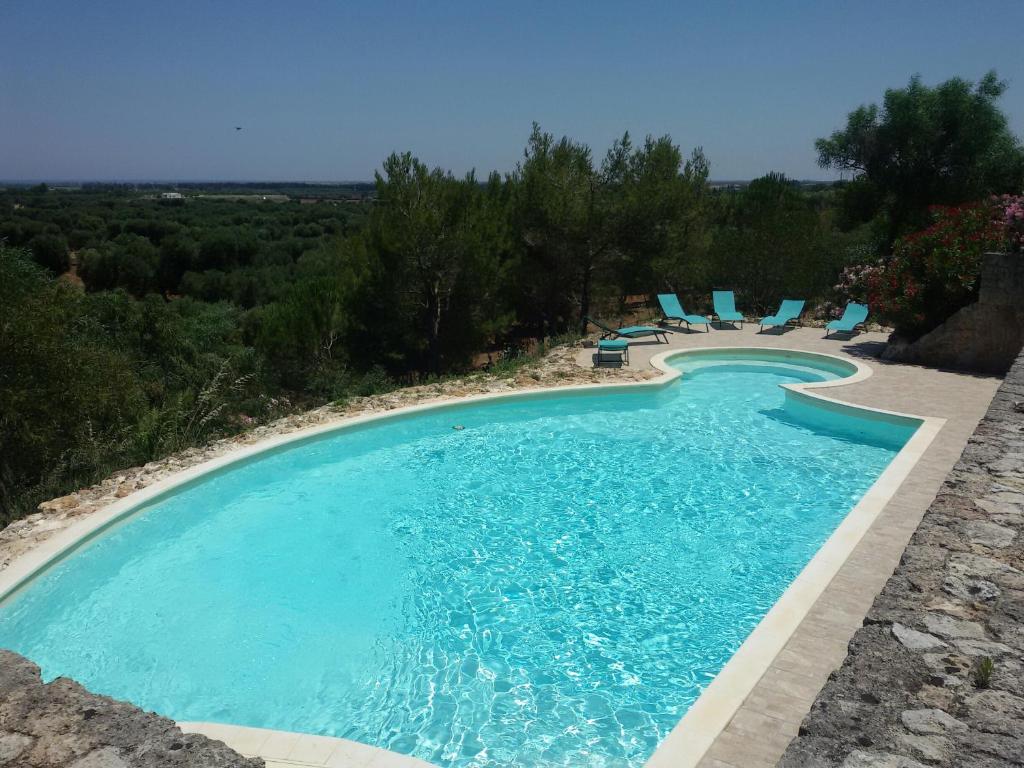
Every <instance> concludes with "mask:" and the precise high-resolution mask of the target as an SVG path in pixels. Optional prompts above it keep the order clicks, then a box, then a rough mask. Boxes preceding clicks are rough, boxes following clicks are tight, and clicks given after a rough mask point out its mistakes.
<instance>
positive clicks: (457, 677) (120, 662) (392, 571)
mask: <svg viewBox="0 0 1024 768" xmlns="http://www.w3.org/2000/svg"><path fill="white" fill-rule="evenodd" d="M681 365H684V366H685V367H686V368H687V369H688V371H689V372H688V373H687V374H686V375H685V376H684V378H683V379H682V380H680V381H677V382H676V383H674V384H672V385H669V386H668V387H666V388H664V389H662V390H658V391H641V392H619V393H614V394H607V393H606V394H600V395H588V396H566V395H561V396H557V395H556V396H549V397H546V398H544V399H536V400H518V401H499V402H493V403H488V404H482V405H477V406H472V407H463V408H458V409H452V410H443V411H433V412H427V413H424V414H422V415H417V416H415V417H411V418H404V419H400V420H394V421H388V422H384V423H380V424H378V425H376V426H373V427H370V428H362V429H359V430H357V431H351V432H346V433H339V434H336V435H334V436H330V437H326V438H323V439H320V440H317V441H314V442H309V443H306V444H303V445H300V446H298V447H296V448H293V449H291V450H287V451H281V452H278V453H275V454H272V455H267V456H265V457H263V458H260V459H258V460H255V461H251V462H248V463H246V464H243V465H241V466H238V467H235V468H233V469H230V470H228V471H223V472H221V473H219V474H216V475H214V476H211V477H209V478H208V479H207V480H205V481H203V482H201V483H199V484H196V485H193V486H191V487H188V488H186V489H184V490H181V491H179V492H177V493H176V494H174V495H172V496H170V497H168V498H166V499H164V500H162V501H159V502H158V503H156V504H155V505H154V506H152V507H151V508H148V509H145V510H143V511H141V512H140V513H138V514H136V515H135V516H133V517H132V518H130V519H129V520H128V521H126V522H125V523H123V524H121V525H119V526H117V527H115V528H113V529H112V530H110V531H108V532H107V533H105V534H104V535H102V536H100V537H98V538H96V539H95V540H94V541H92V542H91V543H90V544H88V546H86V547H84V548H82V549H80V550H79V551H77V552H76V553H75V554H73V555H72V556H71V557H68V558H67V559H65V560H63V561H61V562H60V563H58V564H56V565H55V566H53V567H51V568H50V569H49V570H47V571H46V572H44V573H43V574H41V575H40V576H39V577H38V578H37V579H35V580H34V581H33V582H31V583H30V584H29V585H28V586H27V587H26V588H25V589H23V590H22V591H20V592H19V593H17V594H16V595H15V596H14V597H12V598H11V599H9V600H8V601H7V602H6V603H4V604H3V605H2V606H0V646H2V647H9V648H13V649H15V650H17V651H19V652H21V653H23V654H25V655H27V656H29V657H30V658H32V659H34V660H35V661H36V662H37V663H39V664H40V665H41V666H42V668H43V672H44V676H45V677H46V678H52V677H54V676H57V675H69V676H72V677H74V678H75V679H77V680H79V681H80V682H82V683H83V684H85V685H86V686H88V687H89V688H91V689H93V690H95V691H97V692H102V693H106V694H109V695H112V696H115V697H118V698H124V699H129V700H131V701H133V702H135V703H136V704H139V705H141V706H143V707H145V708H147V709H153V710H156V711H157V712H160V713H162V714H165V715H168V716H170V717H173V718H175V719H178V720H207V721H218V722H225V723H236V724H242V725H251V726H261V727H268V728H278V729H285V730H294V731H303V732H307V733H319V734H326V735H332V736H340V737H344V738H349V739H355V740H357V741H361V742H365V743H367V744H373V745H376V746H380V747H385V748H388V749H392V750H396V751H399V752H404V753H409V754H413V755H416V756H417V757H421V758H423V759H425V760H428V761H431V762H434V763H436V764H438V765H442V766H459V767H463V766H492V765H493V766H512V765H544V766H548V765H550V766H589V765H594V766H611V765H615V766H621V765H626V766H639V765H641V764H642V763H643V762H644V761H645V760H646V758H647V757H649V756H650V754H651V753H652V752H653V751H654V749H655V747H656V746H657V744H658V743H659V741H660V740H661V739H663V738H664V737H665V735H666V734H667V733H668V732H669V731H670V730H671V729H672V727H673V726H674V725H675V724H676V722H677V721H678V720H679V718H680V717H681V716H682V715H683V713H684V712H685V711H686V709H687V708H688V707H689V706H690V705H691V704H692V703H693V701H694V700H695V699H696V698H697V696H698V695H699V694H700V692H701V690H702V688H703V687H704V686H706V685H707V683H708V682H709V681H710V680H711V679H712V678H713V677H714V675H715V674H716V673H717V672H718V670H719V669H720V668H721V667H722V665H723V664H724V663H725V662H726V661H727V660H728V659H729V657H730V656H731V655H732V653H733V652H734V651H735V650H736V649H737V648H738V647H739V646H740V644H741V643H742V642H743V640H744V639H745V637H746V636H747V634H748V633H749V632H750V630H751V629H752V628H753V627H754V626H755V625H756V624H757V622H758V621H759V620H760V619H761V617H762V616H763V615H764V614H765V613H766V612H767V610H768V609H769V608H770V607H771V605H772V604H773V603H774V602H775V601H776V599H777V598H778V597H779V596H780V595H781V594H782V592H783V591H784V590H785V588H786V587H787V585H788V584H789V582H790V581H791V580H792V579H793V578H794V577H795V576H796V575H797V574H798V573H799V571H800V570H801V569H802V568H803V566H804V565H805V564H806V563H807V561H808V560H810V558H811V557H812V556H813V555H814V553H815V552H816V550H817V549H818V548H819V547H820V546H821V544H822V543H823V542H824V541H825V539H826V538H828V536H829V535H830V534H831V532H832V531H833V530H834V529H835V527H836V526H837V524H838V523H839V522H840V521H841V520H842V518H843V517H844V516H845V515H846V513H847V512H848V511H849V510H850V509H851V507H852V506H853V505H854V504H855V503H856V502H857V500H858V499H859V498H860V496H861V495H862V494H863V493H864V491H865V490H867V488H868V487H869V486H870V485H871V484H872V482H874V480H875V479H876V478H877V476H878V475H879V474H880V473H881V471H882V470H883V469H884V468H885V466H886V465H887V464H888V462H889V461H890V459H891V458H892V457H893V456H894V454H895V453H896V451H898V450H899V448H900V447H901V446H902V445H903V443H904V442H905V440H906V439H907V438H908V437H909V436H910V434H911V431H912V430H911V429H910V428H909V427H896V426H886V427H884V428H881V429H879V428H877V426H875V427H873V428H870V429H869V428H867V424H866V422H863V421H860V420H858V419H853V418H849V417H842V416H838V415H830V416H828V417H827V419H826V420H825V421H822V420H821V419H816V420H815V421H814V423H813V424H811V423H810V422H806V423H805V421H804V420H803V419H802V418H801V417H800V412H799V411H793V412H790V411H789V410H787V409H786V408H785V407H784V397H783V390H782V389H780V387H779V385H780V384H783V383H788V382H794V381H813V380H819V379H823V378H833V377H834V376H835V375H836V373H835V371H815V370H811V369H808V368H805V367H801V366H792V365H779V364H771V365H765V364H756V363H752V361H750V360H742V359H732V358H723V357H722V356H718V357H716V358H714V359H710V360H709V359H708V358H700V359H697V360H694V361H691V362H690V363H688V364H681ZM455 425H460V426H462V427H463V428H462V429H453V427H454V426H455Z"/></svg>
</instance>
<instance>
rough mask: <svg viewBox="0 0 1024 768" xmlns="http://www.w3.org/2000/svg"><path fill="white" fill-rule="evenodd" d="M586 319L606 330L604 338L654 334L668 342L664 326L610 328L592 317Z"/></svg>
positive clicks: (638, 336)
mask: <svg viewBox="0 0 1024 768" xmlns="http://www.w3.org/2000/svg"><path fill="white" fill-rule="evenodd" d="M586 321H587V322H588V323H591V324H593V325H596V326H597V327H598V328H600V329H601V330H602V331H604V335H602V336H601V338H602V339H607V338H613V339H619V338H626V339H639V338H641V337H643V336H653V337H654V338H656V339H657V340H658V341H663V342H665V343H666V344H668V334H667V333H665V331H664V329H662V328H654V327H653V326H650V325H628V326H625V327H623V328H609V327H608V326H607V325H605V324H604V323H599V322H598V321H597V320H595V319H594V318H592V317H588V318H586Z"/></svg>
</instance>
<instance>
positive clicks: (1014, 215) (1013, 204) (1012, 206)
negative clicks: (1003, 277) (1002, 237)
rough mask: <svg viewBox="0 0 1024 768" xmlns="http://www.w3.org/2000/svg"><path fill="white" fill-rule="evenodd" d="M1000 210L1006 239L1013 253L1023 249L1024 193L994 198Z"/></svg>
mask: <svg viewBox="0 0 1024 768" xmlns="http://www.w3.org/2000/svg"><path fill="white" fill-rule="evenodd" d="M995 203H996V206H997V209H998V210H999V211H1000V212H1001V220H1002V225H1003V226H1004V227H1005V228H1006V240H1007V243H1008V245H1009V247H1010V249H1011V250H1012V251H1013V252H1014V253H1020V252H1021V251H1024V195H1003V196H1002V197H997V198H996V199H995Z"/></svg>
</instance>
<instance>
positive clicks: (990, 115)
mask: <svg viewBox="0 0 1024 768" xmlns="http://www.w3.org/2000/svg"><path fill="white" fill-rule="evenodd" d="M1005 91H1006V83H1005V82H1004V81H1001V80H999V78H998V77H997V75H996V73H995V72H994V71H992V72H989V73H988V74H986V75H985V76H984V77H983V78H981V80H979V81H978V82H977V83H976V84H972V83H970V82H969V81H967V80H963V79H961V78H953V79H951V80H947V81H945V82H944V83H940V84H939V85H937V86H935V87H934V88H932V87H929V86H927V85H925V84H924V83H922V82H921V78H920V77H919V76H916V75H915V76H914V77H912V78H911V79H910V83H909V84H908V85H907V87H906V88H894V89H890V90H887V91H886V92H885V98H884V100H883V102H882V106H881V107H879V106H878V105H877V104H870V105H867V106H861V107H858V108H857V109H855V110H854V111H853V112H851V113H850V114H849V115H848V117H847V122H846V127H845V128H844V129H842V130H839V131H836V132H835V133H833V134H832V135H831V136H830V137H828V138H827V139H818V140H817V142H815V147H816V148H817V150H818V163H819V165H821V167H822V168H833V169H835V170H840V171H849V172H852V173H853V174H854V183H853V184H852V185H850V187H849V188H848V189H847V191H846V193H845V196H846V204H847V207H848V208H849V209H856V210H852V213H853V218H855V219H856V218H860V219H864V218H865V217H870V216H873V215H876V214H878V213H881V214H883V215H884V216H885V218H886V220H887V221H886V222H885V224H886V235H887V237H886V243H885V245H886V246H889V245H891V244H892V242H893V240H895V238H896V237H898V236H899V235H900V234H903V233H905V232H906V231H908V230H909V229H916V228H919V227H920V226H922V225H923V224H924V223H925V222H926V220H927V209H928V206H929V205H935V204H957V203H962V202H967V201H970V200H976V199H978V198H980V197H982V196H984V195H986V194H990V193H1001V192H1019V191H1020V188H1021V185H1022V183H1024V151H1022V149H1021V145H1020V142H1019V141H1018V139H1017V137H1015V136H1014V135H1013V133H1012V132H1011V131H1010V128H1009V125H1008V122H1007V118H1006V115H1005V114H1004V113H1003V112H1002V110H1001V109H1000V108H999V105H998V101H999V98H1000V97H1001V96H1002V95H1003V93H1004V92H1005Z"/></svg>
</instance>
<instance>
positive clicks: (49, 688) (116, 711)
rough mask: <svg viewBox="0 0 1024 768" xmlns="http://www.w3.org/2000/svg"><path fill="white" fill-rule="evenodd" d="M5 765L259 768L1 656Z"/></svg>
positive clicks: (0, 732) (163, 721) (215, 744)
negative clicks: (42, 675) (45, 680)
mask: <svg viewBox="0 0 1024 768" xmlns="http://www.w3.org/2000/svg"><path fill="white" fill-rule="evenodd" d="M0 765H2V766H17V767H18V768H259V766H262V765H263V761H262V760H260V759H258V758H251V759H247V758H244V757H242V756H241V755H239V754H237V753H236V752H234V751H232V750H231V749H229V748H228V747H227V746H225V745H224V744H223V743H221V742H219V741H214V740H213V739H208V738H207V737H205V736H200V735H198V734H192V733H189V734H186V733H182V731H181V729H180V728H178V726H177V725H175V724H174V722H172V721H171V720H168V719H167V718H165V717H160V716H159V715H155V714H152V713H150V712H143V711H142V710H141V709H139V708H138V707H136V706H134V705H132V704H128V703H126V702H123V701H116V700H115V699H111V698H108V697H106V696H97V695H96V694H93V693H90V692H89V691H87V690H86V689H85V688H83V687H82V686H81V685H79V684H78V683H76V682H73V681H71V680H67V679H65V678H57V679H56V680H54V681H52V682H50V683H43V681H42V679H41V678H40V676H39V667H37V666H36V665H35V664H33V663H32V662H30V661H28V659H24V658H22V657H21V656H19V655H17V654H16V653H12V652H10V651H0Z"/></svg>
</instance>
